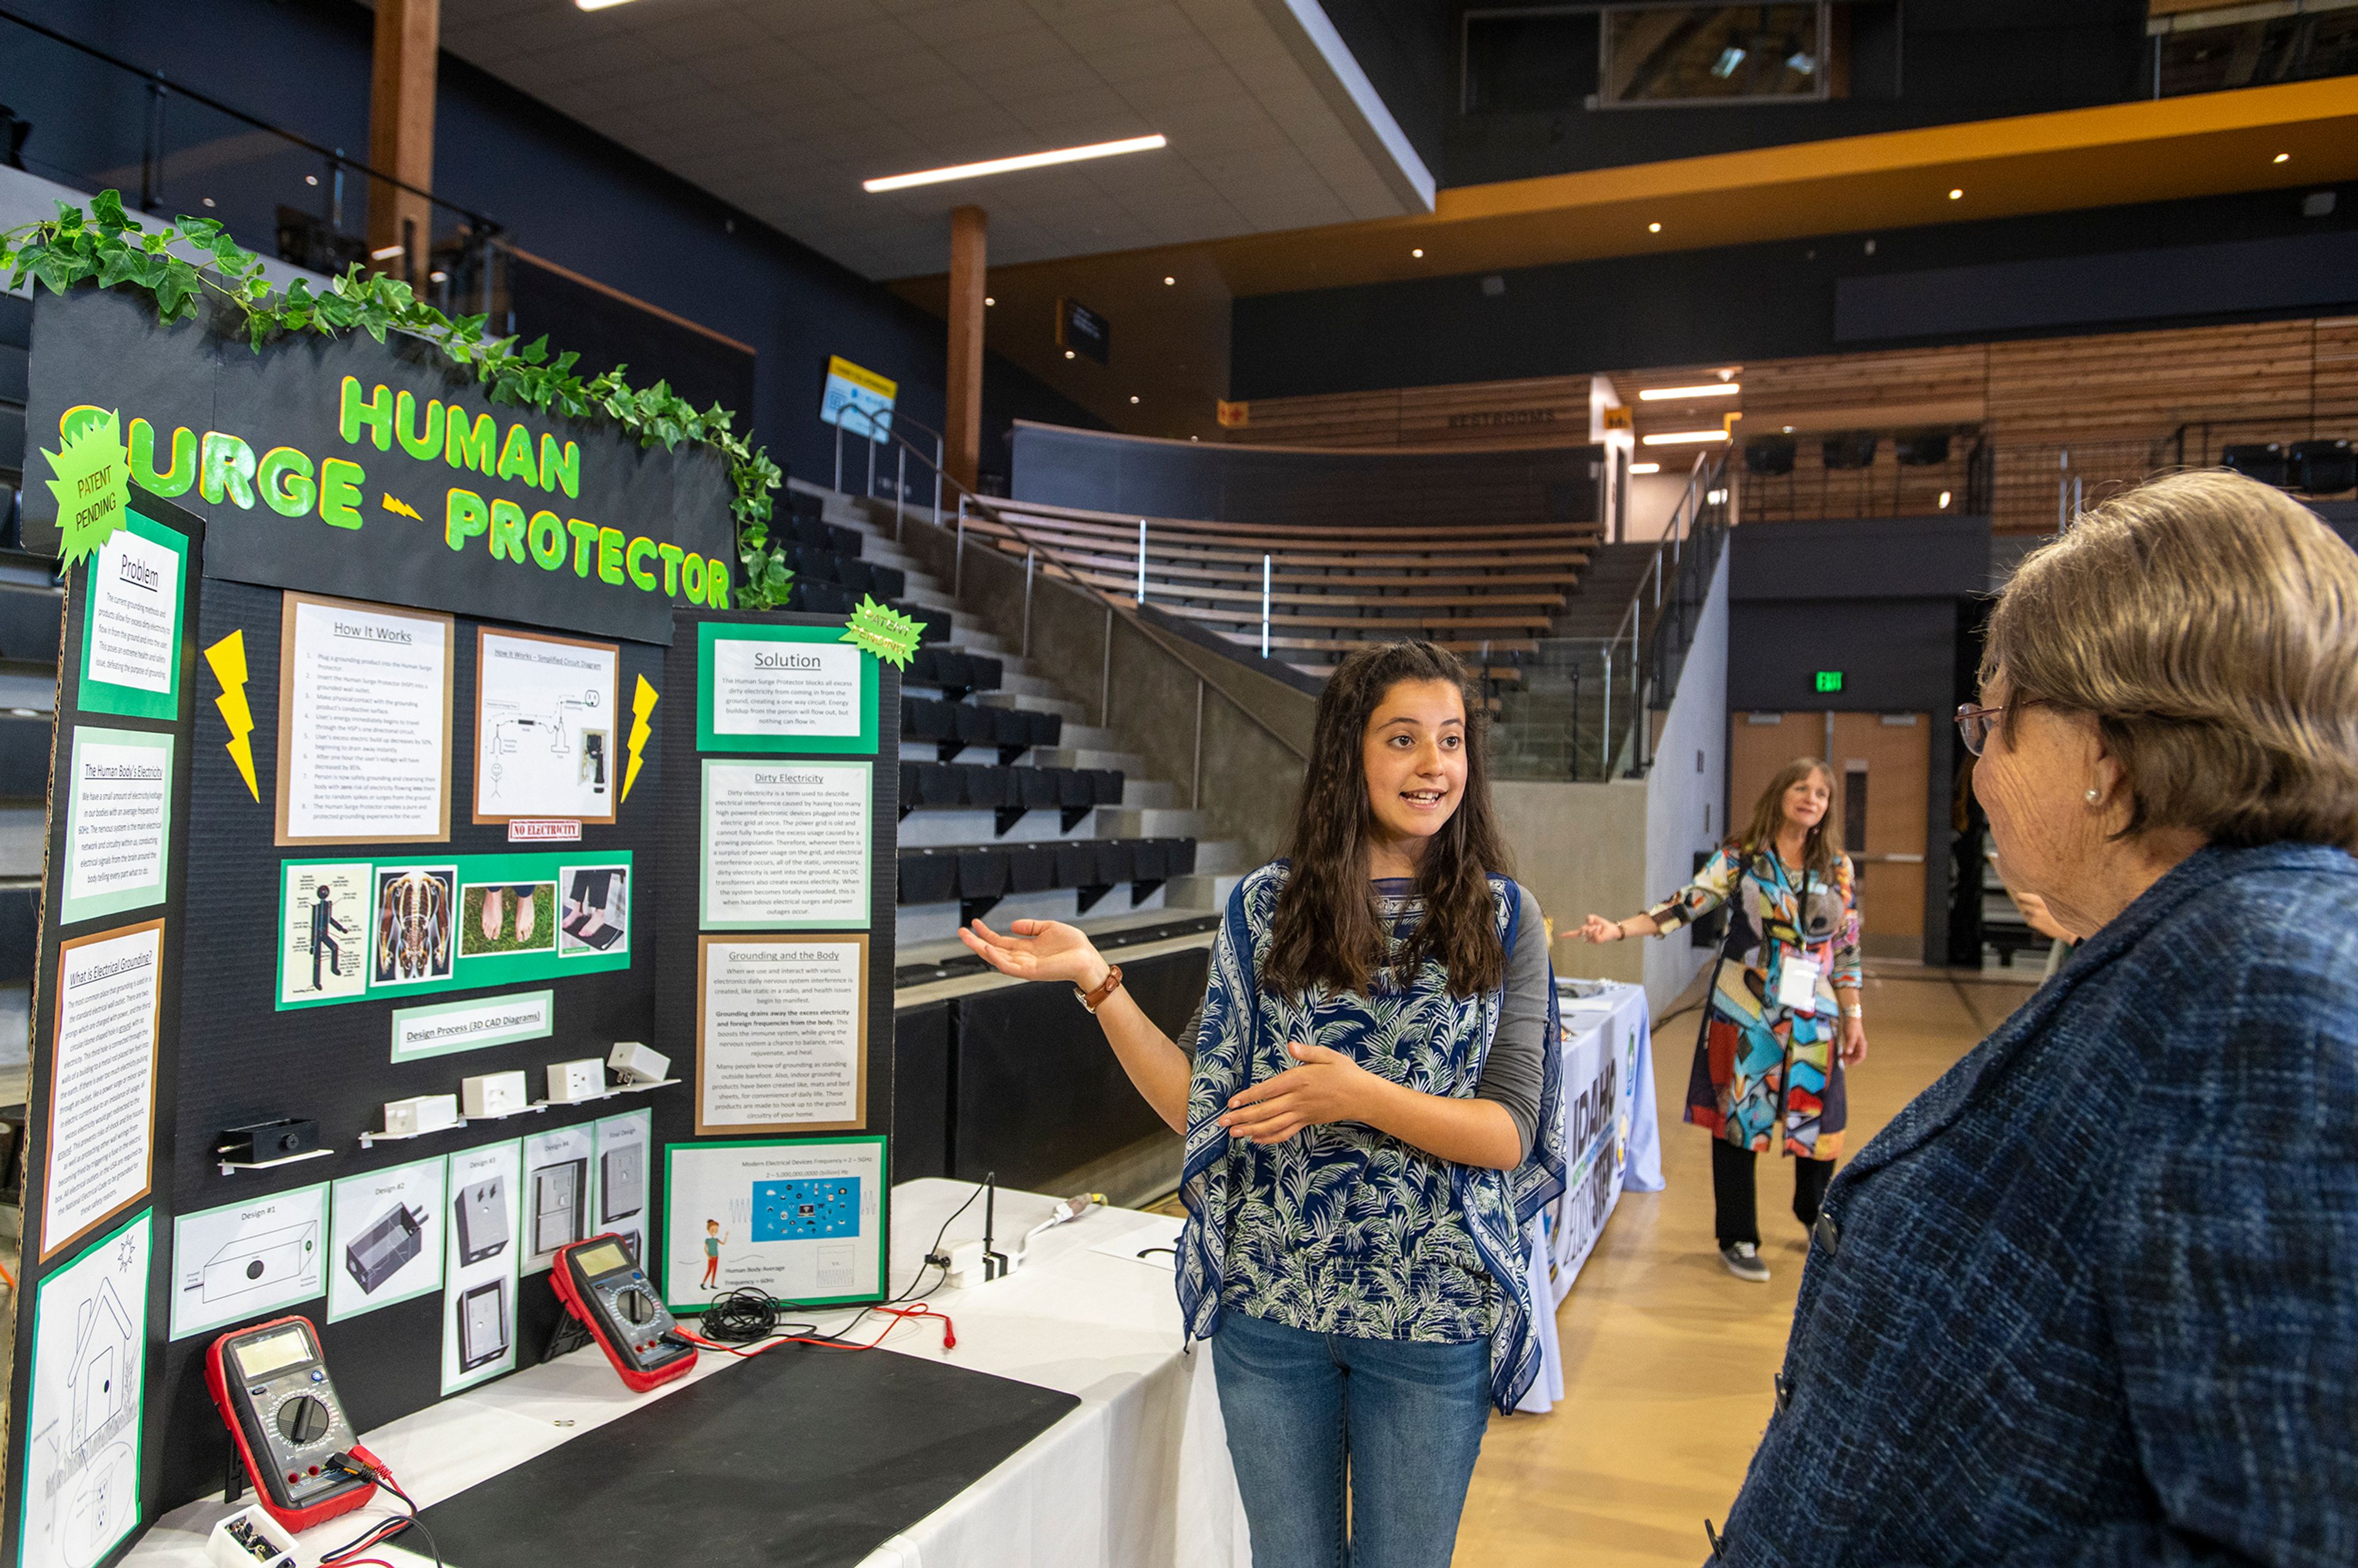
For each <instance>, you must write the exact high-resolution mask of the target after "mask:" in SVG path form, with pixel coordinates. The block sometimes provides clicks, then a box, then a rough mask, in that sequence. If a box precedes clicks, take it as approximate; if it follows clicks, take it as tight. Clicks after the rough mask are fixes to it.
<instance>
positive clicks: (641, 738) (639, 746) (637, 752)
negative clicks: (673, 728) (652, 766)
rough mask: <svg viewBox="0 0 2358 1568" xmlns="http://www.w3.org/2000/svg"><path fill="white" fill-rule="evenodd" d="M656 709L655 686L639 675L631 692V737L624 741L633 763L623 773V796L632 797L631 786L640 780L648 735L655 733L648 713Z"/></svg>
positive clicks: (624, 797)
mask: <svg viewBox="0 0 2358 1568" xmlns="http://www.w3.org/2000/svg"><path fill="white" fill-rule="evenodd" d="M654 710H655V688H654V687H651V686H649V685H648V684H647V677H646V676H640V677H639V687H638V689H637V690H636V691H633V693H631V738H630V740H629V741H626V742H624V743H625V744H626V745H627V746H628V747H629V748H630V752H631V765H630V767H629V768H628V769H627V770H626V771H625V772H624V773H623V774H622V798H623V799H624V800H628V799H630V798H631V786H632V785H633V784H636V783H637V782H638V778H639V764H640V763H641V762H644V761H645V760H646V758H645V757H644V755H642V753H643V752H645V751H646V749H647V737H648V736H649V735H651V734H653V733H654V730H653V729H652V728H650V727H649V725H648V723H647V715H648V714H650V713H653V712H654Z"/></svg>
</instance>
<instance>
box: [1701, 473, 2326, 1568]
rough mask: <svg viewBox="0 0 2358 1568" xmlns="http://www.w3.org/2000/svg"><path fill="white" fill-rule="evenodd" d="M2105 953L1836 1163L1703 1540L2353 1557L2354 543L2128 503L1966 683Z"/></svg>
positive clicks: (1897, 1557) (2126, 1560)
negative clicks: (1776, 1349)
mask: <svg viewBox="0 0 2358 1568" xmlns="http://www.w3.org/2000/svg"><path fill="white" fill-rule="evenodd" d="M1957 719H1958V723H1959V725H1960V727H1961V728H1962V729H1963V732H1964V741H1965V744H1966V746H1967V747H1968V748H1970V749H1971V750H1973V751H1974V752H1978V753H1979V754H1980V756H1981V762H1980V764H1979V765H1978V766H1977V767H1976V768H1975V770H1974V790H1975V793H1976V794H1977V795H1979V796H1980V798H1981V800H1982V802H1983V804H1984V806H1985V807H1986V808H1987V810H1988V812H1989V818H1990V828H1991V831H1992V833H1993V834H1994V835H1995V836H1996V842H1997V849H1998V856H1999V863H2000V864H2001V865H2003V866H2004V867H2005V868H2006V876H2007V879H2008V880H2009V881H2010V882H2012V883H2013V884H2014V885H2017V886H2019V887H2022V888H2024V889H2025V890H2027V891H2028V892H2032V893H2035V894H2037V895H2039V897H2040V898H2042V899H2044V900H2045V901H2046V903H2047V905H2048V907H2049V908H2050V910H2051V911H2052V912H2053V914H2054V916H2055V919H2056V920H2057V922H2058V923H2059V924H2060V925H2061V926H2062V927H2063V928H2064V929H2065V930H2067V931H2069V932H2071V934H2072V935H2074V936H2076V937H2079V938H2080V939H2081V941H2082V946H2081V947H2080V949H2079V950H2078V952H2077V953H2075V954H2074V956H2073V957H2072V959H2071V963H2070V964H2069V965H2067V966H2065V967H2064V968H2063V969H2062V970H2061V972H2060V973H2059V974H2057V975H2056V976H2055V978H2054V979H2051V980H2050V981H2049V982H2048V983H2047V985H2046V986H2044V987H2043V988H2042V989H2040V990H2039V993H2038V994H2037V995H2036V996H2034V997H2033V998H2032V999H2031V1000H2029V1001H2028V1002H2027V1003H2026V1004H2024V1006H2023V1007H2022V1009H2021V1010H2020V1011H2017V1012H2016V1013H2015V1015H2014V1016H2013V1017H2011V1018H2009V1019H2007V1020H2006V1022H2005V1023H2003V1024H2001V1025H2000V1026H1999V1027H1998V1029H1997V1031H1996V1033H1994V1034H1992V1035H1991V1036H1990V1037H1989V1038H1988V1039H1987V1040H1985V1041H1984V1042H1983V1043H1982V1044H1981V1045H1980V1046H1979V1047H1977V1048H1976V1049H1975V1050H1974V1051H1973V1052H1972V1053H1971V1054H1968V1055H1967V1056H1966V1057H1965V1058H1964V1059H1963V1061H1961V1062H1959V1063H1958V1064H1957V1065H1956V1066H1955V1067H1954V1068H1952V1070H1951V1071H1950V1072H1949V1073H1948V1074H1947V1075H1945V1076H1943V1077H1942V1079H1941V1080H1940V1081H1939V1082H1938V1083H1936V1084H1934V1085H1933V1086H1932V1087H1931V1088H1930V1089H1928V1090H1926V1091H1925V1092H1924V1094H1923V1095H1922V1096H1920V1098H1918V1099H1917V1100H1916V1101H1915V1103H1914V1104H1912V1105H1910V1106H1909V1107H1908V1108H1906V1109H1905V1110H1903V1111H1901V1112H1900V1114H1899V1115H1898V1117H1897V1118H1896V1119H1894V1120H1893V1121H1892V1122H1891V1124H1890V1125H1889V1126H1888V1127H1887V1128H1886V1129H1885V1130H1884V1131H1883V1132H1882V1134H1881V1135H1880V1136H1878V1137H1877V1138H1876V1139H1875V1141H1873V1142H1871V1143H1869V1144H1868V1145H1867V1146H1866V1148H1865V1149H1864V1150H1862V1151H1860V1152H1859V1153H1858V1154H1857V1155H1856V1156H1855V1158H1854V1159H1853V1160H1852V1162H1850V1164H1849V1166H1848V1167H1847V1168H1846V1169H1844V1172H1843V1173H1842V1174H1841V1175H1840V1176H1838V1177H1837V1178H1836V1179H1835V1181H1834V1183H1833V1187H1832V1189H1831V1190H1830V1191H1829V1192H1828V1194H1827V1195H1826V1199H1825V1202H1824V1205H1823V1208H1822V1210H1821V1212H1820V1215H1819V1219H1818V1224H1817V1227H1816V1229H1815V1231H1814V1232H1813V1235H1812V1246H1811V1254H1810V1261H1809V1266H1808V1271H1807V1272H1806V1273H1805V1275H1804V1276H1803V1279H1802V1281H1801V1300H1800V1303H1799V1304H1798V1305H1797V1307H1796V1308H1795V1310H1794V1315H1793V1328H1792V1334H1791V1337H1790V1341H1789V1343H1788V1346H1787V1350H1786V1358H1785V1365H1784V1369H1783V1370H1782V1371H1781V1372H1780V1373H1779V1375H1778V1377H1777V1379H1776V1384H1775V1390H1774V1403H1775V1413H1774V1415H1772V1416H1771V1418H1770V1421H1769V1424H1768V1433H1767V1434H1766V1436H1765V1437H1764V1438H1763V1439H1762V1441H1761V1444H1760V1448H1759V1451H1758V1454H1755V1455H1754V1458H1753V1461H1752V1467H1751V1473H1750V1474H1749V1476H1747V1478H1746V1481H1745V1485H1744V1490H1743V1493H1742V1495H1741V1496H1740V1497H1738V1498H1737V1499H1736V1507H1735V1511H1734V1513H1733V1514H1732V1516H1731V1517H1730V1518H1729V1519H1728V1524H1727V1530H1726V1532H1725V1535H1722V1534H1719V1533H1718V1532H1717V1531H1715V1530H1711V1527H1710V1526H1709V1525H1708V1524H1706V1527H1705V1528H1706V1530H1709V1531H1710V1533H1711V1535H1712V1549H1713V1559H1714V1562H1716V1563H1727V1564H1741V1565H1744V1568H1750V1565H1753V1564H1764V1565H1765V1564H1779V1565H1785V1564H1809V1565H1811V1568H1835V1565H1838V1564H1858V1565H1860V1568H1866V1565H1868V1564H1874V1565H1877V1568H1885V1565H1895V1564H1902V1563H1907V1564H1921V1565H1926V1568H1930V1565H1932V1564H1964V1563H1988V1564H1998V1563H2004V1564H2010V1565H2016V1568H2028V1565H2030V1564H2042V1565H2043V1564H2055V1565H2059V1568H2060V1565H2061V1564H2067V1563H2069V1564H2087V1565H2092V1568H2093V1565H2094V1564H2098V1563H2103V1564H2108V1565H2109V1564H2120V1565H2126V1564H2145V1563H2153V1564H2163V1563H2169V1564H2180V1563H2184V1564H2196V1563H2202V1564H2228V1563H2266V1564H2271V1565H2292V1564H2303V1565H2306V1564H2317V1565H2320V1568H2322V1565H2324V1564H2329V1563H2331V1564H2338V1565H2346V1564H2350V1563H2358V860H2353V858H2352V856H2353V850H2358V556H2353V554H2352V552H2351V550H2350V549H2349V548H2348V547H2347V546H2344V545H2343V544H2342V541H2341V540H2339V539H2337V538H2335V537H2334V536H2333V535H2331V533H2329V532H2328V531H2327V530H2326V528H2325V527H2324V525H2323V524H2320V522H2319V521H2318V520H2317V519H2316V518H2315V517H2314V516H2312V515H2311V514H2309V512H2307V511H2306V510H2304V509H2303V508H2302V507H2300V506H2299V505H2298V504H2296V503H2293V502H2292V501H2290V500H2289V499H2288V498H2286V497H2285V496H2283V495H2281V494H2279V493H2278V492H2276V491H2273V490H2270V489H2268V488H2266V487H2265V486H2263V485H2259V484H2256V483H2255V482H2253V481H2250V480H2246V479H2241V478H2237V477H2235V476H2233V475H2230V474H2225V473H2217V472H2206V473H2190V474H2181V475H2178V476H2175V477H2172V478H2169V479H2163V480H2158V481H2154V482H2152V483H2150V484H2147V485H2145V486H2144V487H2142V488H2140V489H2137V490H2135V491H2132V492H2128V493H2126V494H2124V495H2122V496H2119V497H2117V498H2115V499H2114V500H2113V501H2110V502H2108V503H2105V504H2104V505H2103V506H2101V507H2099V508H2097V509H2096V510H2095V511H2094V512H2093V513H2092V514H2089V515H2087V516H2086V517H2084V518H2082V520H2081V522H2080V524H2079V525H2078V526H2077V527H2075V528H2073V529H2072V530H2071V532H2070V533H2068V534H2066V535H2064V536H2063V537H2061V539H2058V540H2056V541H2055V542H2054V543H2052V544H2050V545H2049V546H2045V547H2044V548H2042V549H2040V550H2039V551H2038V552H2037V553H2036V554H2034V555H2032V556H2031V557H2029V558H2028V559H2027V560H2026V561H2025V562H2024V563H2023V565H2022V568H2021V569H2020V570H2019V571H2018V572H2017V574H2016V576H2015V578H2014V580H2013V581H2012V583H2011V584H2009V585H2008V587H2007V588H2006V591H2005V594H2004V596H2003V597H2002V598H2001V599H2000V600H1999V601H1998V604H1997V607H1996V611H1995V613H1994V615H1993V617H1992V620H1991V623H1990V633H1989V643H1988V650H1987V654H1986V655H1985V659H1984V661H1983V665H1982V692H1981V700H1980V701H1979V702H1978V703H1976V704H1974V705H1971V706H1969V707H1967V708H1963V709H1961V710H1960V711H1959V713H1958V715H1957Z"/></svg>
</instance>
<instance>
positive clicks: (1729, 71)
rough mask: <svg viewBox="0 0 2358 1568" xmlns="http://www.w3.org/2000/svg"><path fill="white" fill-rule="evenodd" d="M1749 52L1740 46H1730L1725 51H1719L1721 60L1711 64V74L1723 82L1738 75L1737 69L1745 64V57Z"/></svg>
mask: <svg viewBox="0 0 2358 1568" xmlns="http://www.w3.org/2000/svg"><path fill="white" fill-rule="evenodd" d="M1746 53H1747V50H1746V49H1743V48H1742V47H1741V46H1739V45H1736V44H1730V45H1728V46H1727V47H1726V48H1725V49H1722V50H1720V51H1719V58H1718V59H1715V60H1714V61H1712V62H1711V73H1712V74H1713V75H1714V76H1715V77H1717V78H1719V79H1720V80H1721V81H1726V80H1727V79H1728V78H1729V77H1731V76H1734V75H1735V74H1736V67H1737V66H1739V65H1742V64H1743V63H1744V57H1745V55H1746Z"/></svg>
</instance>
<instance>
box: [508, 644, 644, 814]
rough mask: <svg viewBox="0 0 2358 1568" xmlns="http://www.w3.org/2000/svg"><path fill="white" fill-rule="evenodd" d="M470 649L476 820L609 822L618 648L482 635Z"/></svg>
mask: <svg viewBox="0 0 2358 1568" xmlns="http://www.w3.org/2000/svg"><path fill="white" fill-rule="evenodd" d="M476 646H477V649H478V654H477V658H476V661H475V681H476V716H475V820H476V821H478V822H502V821H506V820H509V819H511V818H514V817H518V816H534V817H570V818H573V819H575V820H578V821H582V822H611V821H612V820H613V819H614V790H615V783H614V779H615V769H614V738H615V737H614V693H615V689H616V683H617V681H618V680H619V679H620V678H621V676H620V672H621V669H622V650H621V649H620V648H618V647H617V646H616V645H615V644H613V643H580V642H574V641H571V640H569V639H567V638H562V637H544V636H537V635H534V634H532V633H516V632H493V631H490V630H488V629H485V630H483V631H481V632H479V633H477V643H476Z"/></svg>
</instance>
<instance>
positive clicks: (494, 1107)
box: [459, 1071, 532, 1119]
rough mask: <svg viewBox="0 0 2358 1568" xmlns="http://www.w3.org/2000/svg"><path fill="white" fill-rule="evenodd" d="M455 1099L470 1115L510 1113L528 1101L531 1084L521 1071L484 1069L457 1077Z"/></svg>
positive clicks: (508, 1114) (473, 1116)
mask: <svg viewBox="0 0 2358 1568" xmlns="http://www.w3.org/2000/svg"><path fill="white" fill-rule="evenodd" d="M459 1103H460V1106H461V1107H462V1108H464V1110H465V1112H466V1114H467V1116H468V1117H469V1118H471V1119H472V1118H475V1117H496V1116H514V1114H515V1113H516V1112H518V1111H520V1110H523V1109H525V1108H527V1107H529V1106H530V1105H531V1104H532V1085H531V1084H530V1083H529V1082H528V1081H527V1080H526V1079H525V1076H524V1074H523V1073H522V1072H521V1071H517V1072H512V1073H484V1074H482V1075H481V1076H478V1077H472V1078H463V1079H461V1080H460V1084H459Z"/></svg>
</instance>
